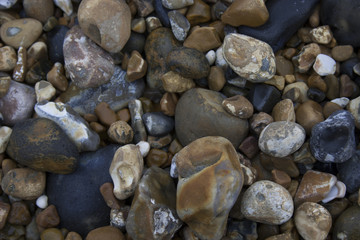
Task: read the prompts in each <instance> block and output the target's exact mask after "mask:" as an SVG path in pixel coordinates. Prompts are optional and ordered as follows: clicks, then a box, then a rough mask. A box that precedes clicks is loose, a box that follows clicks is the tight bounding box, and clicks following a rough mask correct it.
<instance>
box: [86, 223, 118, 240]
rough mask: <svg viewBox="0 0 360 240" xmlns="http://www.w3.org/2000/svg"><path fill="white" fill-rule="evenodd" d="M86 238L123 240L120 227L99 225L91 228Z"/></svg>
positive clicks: (92, 239) (88, 239)
mask: <svg viewBox="0 0 360 240" xmlns="http://www.w3.org/2000/svg"><path fill="white" fill-rule="evenodd" d="M85 239H86V240H105V239H109V240H110V239H111V240H125V237H124V235H123V233H122V232H121V231H120V229H118V228H116V227H112V226H105V227H99V228H96V229H94V230H91V231H90V232H89V233H88V235H87V236H86V238H85Z"/></svg>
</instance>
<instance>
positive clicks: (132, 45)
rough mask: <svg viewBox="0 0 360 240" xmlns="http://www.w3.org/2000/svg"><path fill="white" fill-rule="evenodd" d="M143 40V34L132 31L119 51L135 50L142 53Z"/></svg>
mask: <svg viewBox="0 0 360 240" xmlns="http://www.w3.org/2000/svg"><path fill="white" fill-rule="evenodd" d="M145 41H146V38H145V36H144V35H143V34H141V33H137V32H134V31H132V32H131V35H130V38H129V40H128V41H127V43H126V44H125V46H124V48H123V49H122V50H121V52H122V53H129V54H131V52H132V51H134V50H136V51H138V52H139V53H143V51H144V47H145ZM115 54H116V53H115Z"/></svg>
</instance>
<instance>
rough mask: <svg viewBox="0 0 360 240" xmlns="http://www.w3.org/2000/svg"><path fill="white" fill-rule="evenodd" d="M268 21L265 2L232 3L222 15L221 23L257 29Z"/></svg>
mask: <svg viewBox="0 0 360 240" xmlns="http://www.w3.org/2000/svg"><path fill="white" fill-rule="evenodd" d="M268 19H269V12H268V10H267V8H266V6H265V1H263V0H257V1H241V0H237V1H234V2H233V3H232V4H231V5H230V6H229V7H228V8H227V9H226V11H225V12H224V13H223V14H222V16H221V21H222V22H224V23H226V24H230V25H231V26H234V27H238V26H240V25H245V26H249V27H259V26H261V25H263V24H264V23H265V22H266V21H267V20H268Z"/></svg>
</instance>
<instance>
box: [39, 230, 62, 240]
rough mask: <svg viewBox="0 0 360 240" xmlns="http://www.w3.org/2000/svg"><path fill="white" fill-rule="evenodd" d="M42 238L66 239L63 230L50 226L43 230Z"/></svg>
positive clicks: (52, 239) (45, 239) (46, 239)
mask: <svg viewBox="0 0 360 240" xmlns="http://www.w3.org/2000/svg"><path fill="white" fill-rule="evenodd" d="M40 239H41V240H64V236H63V234H62V232H61V231H60V230H59V229H57V228H48V229H45V230H44V231H42V233H41V235H40Z"/></svg>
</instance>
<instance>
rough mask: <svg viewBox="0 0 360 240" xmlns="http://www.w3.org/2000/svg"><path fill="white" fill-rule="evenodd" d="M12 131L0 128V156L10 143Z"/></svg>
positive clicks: (4, 127)
mask: <svg viewBox="0 0 360 240" xmlns="http://www.w3.org/2000/svg"><path fill="white" fill-rule="evenodd" d="M11 133H12V129H11V128H9V127H7V126H2V127H0V154H1V153H4V152H5V150H6V147H7V145H8V143H9V141H10V136H11Z"/></svg>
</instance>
